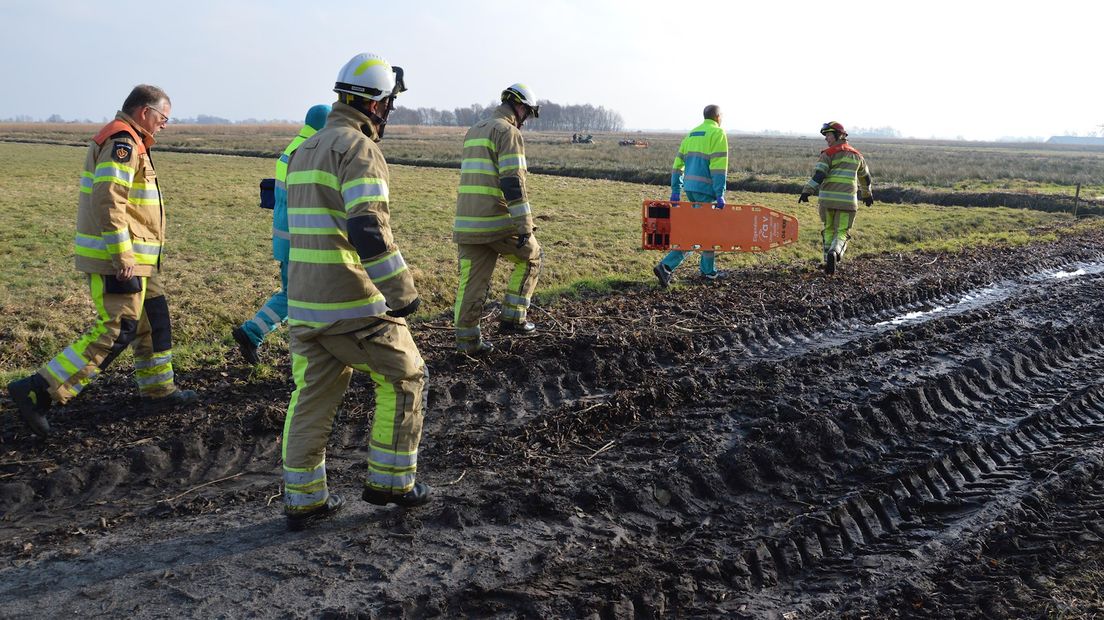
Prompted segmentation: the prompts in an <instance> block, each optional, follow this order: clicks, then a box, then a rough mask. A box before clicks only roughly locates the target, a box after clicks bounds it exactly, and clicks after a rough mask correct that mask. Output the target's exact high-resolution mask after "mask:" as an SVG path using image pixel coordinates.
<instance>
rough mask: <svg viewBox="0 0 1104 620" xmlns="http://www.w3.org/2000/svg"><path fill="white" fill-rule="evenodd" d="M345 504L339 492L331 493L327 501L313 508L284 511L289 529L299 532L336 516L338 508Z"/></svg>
mask: <svg viewBox="0 0 1104 620" xmlns="http://www.w3.org/2000/svg"><path fill="white" fill-rule="evenodd" d="M344 506H345V498H344V497H341V496H340V495H338V494H337V493H330V496H329V497H327V498H326V503H325V504H322V505H321V506H319V507H318V508H312V509H311V510H298V511H295V512H284V516H286V517H287V528H288V531H291V532H298V531H301V530H303V529H304V528H305V527H307V526H308V525H310V524H312V523H315V522H316V521H321V520H322V519H327V518H329V517H332V516H334V514H336V513H337V511H338V510H341V509H342V508H343V507H344Z"/></svg>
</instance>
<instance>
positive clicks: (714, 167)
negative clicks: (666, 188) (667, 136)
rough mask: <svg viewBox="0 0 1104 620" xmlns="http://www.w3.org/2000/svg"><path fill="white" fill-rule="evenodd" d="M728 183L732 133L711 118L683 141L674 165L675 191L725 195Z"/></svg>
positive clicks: (672, 168) (715, 197) (691, 131)
mask: <svg viewBox="0 0 1104 620" xmlns="http://www.w3.org/2000/svg"><path fill="white" fill-rule="evenodd" d="M684 171H685V174H684ZM727 182H728V136H727V135H725V132H724V130H723V129H721V126H720V125H718V124H717V121H715V120H713V119H711V118H707V119H705V121H704V122H702V124H701V125H698V126H697V127H695V128H694V129H692V130H690V133H688V134H686V137H685V138H683V139H682V143H681V144H679V150H678V153H676V154H675V161H674V163H673V164H672V165H671V193H672V194H681V193H682V190H683V189H684V188H685V189H686V191H687V192H694V193H696V194H705V195H707V196H712V197H713V199H714V200H716V199H717V197H718V196H723V195H724V192H725V188H726V187H727Z"/></svg>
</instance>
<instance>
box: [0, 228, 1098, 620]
mask: <svg viewBox="0 0 1104 620" xmlns="http://www.w3.org/2000/svg"><path fill="white" fill-rule="evenodd" d="M1101 248H1104V234H1102V233H1101V232H1099V231H1092V232H1082V233H1078V234H1076V235H1074V236H1070V237H1064V238H1062V239H1061V240H1059V241H1057V242H1040V243H1036V244H1032V245H1030V246H1028V247H1020V248H1011V249H1009V248H990V249H982V250H971V251H966V252H962V253H958V254H924V253H920V254H912V255H881V256H873V257H863V258H858V259H855V260H852V261H846V262H844V263H843V264H842V265H841V268H840V272H839V273H838V274H837V275H836V276H835V277H831V278H829V277H826V276H824V275H823V274H822V273H821V272H820V271H819V270H818V269H817V267H816V266H815V265H813V264H808V265H801V266H797V267H795V268H792V269H790V270H778V269H765V268H762V269H748V270H740V271H734V272H730V277H729V278H728V279H726V280H723V281H721V282H718V283H708V282H705V281H702V280H700V279H699V278H697V277H696V276H695V275H694V272H695V271H696V269H695V268H694V265H693V263H695V262H696V261H694V260H693V259H691V262H690V263H688V264H687V265H684V268H683V269H682V270H681V271H680V272H679V275H680V276H681V277H682V281H681V283H680V284H679V285H678V286H676V287H675V288H673V289H672V290H669V291H661V290H658V289H656V288H654V287H653V286H651V285H636V286H632V287H627V288H625V289H624V290H621V291H618V292H617V293H616V294H612V295H608V296H603V297H598V298H592V299H578V300H565V301H561V302H558V303H556V304H555V305H553V306H550V307H546V308H535V309H534V310H533V315H532V316H533V318H534V319H535V320H536V321H537V322H538V323H539V324H540V325H541V327H542V331H541V332H540V333H539V334H538V335H536V336H532V337H498V335H497V334H496V330H495V329H494V326H493V325H494V324H493V318H494V317H493V315H494V313H495V311H494V310H493V309H492V310H490V313H491V314H492V316H491V317H489V319H488V325H489V327H488V329H487V332H488V334H489V338H490V339H491V340H492V341H494V342H495V343H496V345H497V349H496V351H495V352H494V353H493V354H491V355H490V356H489V357H487V358H486V359H483V360H473V359H470V358H467V357H464V356H458V355H457V354H455V353H454V352H453V351H452V344H451V338H452V335H451V332H450V331H449V326H448V323H447V322H446V321H445V320H443V319H442V320H437V321H428V322H425V323H421V324H419V325H416V326H415V335H416V339H417V340H418V343H419V346H420V347H421V349H422V352H423V355H424V356H425V358H426V360H427V362H428V364H429V368H430V371H431V375H432V376H431V390H430V399H431V404H430V407H429V411H428V414H427V418H426V425H425V437H424V440H423V444H422V453H421V457H420V463H419V465H420V478H421V479H422V480H424V481H426V482H429V483H430V484H432V485H433V486H434V487H435V496H434V500H433V502H432V503H431V504H429V505H427V506H425V507H422V508H419V509H412V510H409V511H406V510H403V509H399V508H395V507H389V508H386V509H381V508H377V507H373V506H369V505H367V504H365V503H363V502H361V501H360V500H359V493H358V487H359V484H360V482H359V481H360V479H361V478H362V477H363V475H364V474H365V464H364V458H365V454H366V451H365V449H364V446H365V441H366V437H365V431H366V427H367V422H368V419H367V418H368V416H370V415H371V411H372V407H373V395H372V390H371V385H370V381H369V380H368V378H367V377H363V376H359V377H357V378H355V379H354V382H353V386H352V388H351V389H350V391H349V393H348V395H347V397H346V399H345V401H344V405H343V408H342V410H341V412H340V413H339V417H338V420H337V423H336V427H335V432H334V435H333V440H332V442H331V445H330V449H329V454H328V459H327V461H328V468H329V475H330V485H331V489H332V490H334V491H337V492H340V493H344V494H346V496H347V497H348V498H350V504H349V506H348V507H347V508H346V509H345V510H344V511H343V512H342V513H340V514H339V515H338V516H336V517H335V518H334V519H332V520H329V521H326V522H323V523H320V524H318V525H317V526H316V527H314V528H312V529H310V530H308V531H305V532H301V533H294V534H292V533H288V532H286V531H285V524H284V520H283V517H282V516H281V512H280V506H281V503H280V495H279V493H280V486H279V471H280V470H279V445H278V439H279V435H280V430H281V427H282V422H283V416H284V411H285V407H286V404H287V401H288V398H289V395H290V392H291V388H292V385H291V383H290V381H288V380H279V381H257V380H250V378H249V373H248V370H247V369H246V368H244V367H243V366H242V365H240V363H239V360H238V359H236V357H235V358H232V359H228V360H227V363H226V366H225V367H222V368H211V369H205V370H199V371H192V372H186V373H182V376H181V377H180V379H181V383H182V384H184V385H185V386H187V387H191V388H196V389H198V390H199V391H200V392H201V395H202V406H201V407H198V408H196V409H194V410H191V411H187V412H177V413H172V414H163V415H144V414H143V413H141V409H140V407H139V405H138V401H137V394H136V390H135V389H134V388H133V387H132V386H131V385H130V383H129V379H128V378H127V377H126V376H125V375H124V374H122V373H120V372H119V370H118V369H116V370H115V371H114V372H112V373H108V374H106V375H105V376H104V377H102V378H101V380H99V381H98V382H96V383H95V384H93V386H92V387H91V388H89V389H88V390H87V391H86V393H85V394H83V395H82V396H81V397H80V398H79V399H78V400H77V401H75V402H74V403H73V404H72V405H70V406H69V407H67V408H64V409H61V410H59V409H54V410H53V411H52V414H51V422H52V424H53V425H54V428H55V430H56V435H55V436H54V437H52V438H51V439H50V441H49V442H48V443H41V442H38V441H36V440H35V439H34V438H33V437H32V436H30V435H29V434H28V433H27V432H26V431H25V430H24V429H23V428H22V427H21V426H20V424H18V421H17V420H16V419H15V418H14V416H13V415H12V407H11V404H10V402H5V403H4V413H5V415H4V416H3V418H2V419H0V511H2V514H3V517H2V519H0V549H2V555H0V557H2V559H0V610H2V612H0V615H4V616H10V617H62V616H79V617H84V616H111V617H121V616H130V617H143V618H144V617H179V616H187V617H253V616H278V617H326V618H345V617H369V618H371V617H381V618H383V617H432V616H439V617H534V618H536V617H539V618H580V617H581V618H652V617H703V616H704V617H714V616H726V617H735V618H741V617H748V618H771V617H774V618H786V619H793V618H834V617H841V616H842V617H850V618H892V617H928V618H951V617H991V618H1002V617H1006V618H1021V617H1039V616H1047V615H1061V614H1068V615H1070V616H1074V617H1077V616H1082V615H1083V616H1091V615H1092V614H1104V609H1101V603H1100V600H1101V599H1100V598H1099V597H1098V598H1097V599H1095V601H1093V600H1092V599H1091V597H1089V598H1088V599H1086V596H1078V592H1079V591H1078V590H1076V588H1075V589H1074V590H1073V594H1072V595H1071V594H1070V590H1069V588H1065V589H1063V588H1064V584H1068V583H1073V584H1076V583H1079V581H1078V580H1082V581H1080V583H1083V582H1084V581H1083V580H1084V579H1085V578H1086V575H1089V576H1092V575H1101V574H1104V573H1101V572H1098V571H1101V570H1104V561H1102V560H1104V542H1102V541H1104V476H1101V471H1102V470H1104V443H1102V439H1104V379H1102V377H1104V326H1102V323H1104V253H1102V250H1101ZM721 262H722V265H723V259H722V261H721ZM235 355H236V354H235ZM265 355H267V356H269V360H270V361H273V362H275V363H277V364H280V365H281V366H283V367H286V366H287V364H288V360H287V354H286V352H282V351H275V350H269V351H267V352H266V353H265ZM1097 592H1098V593H1099V590H1098V591H1097Z"/></svg>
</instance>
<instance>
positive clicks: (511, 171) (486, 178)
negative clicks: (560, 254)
mask: <svg viewBox="0 0 1104 620" xmlns="http://www.w3.org/2000/svg"><path fill="white" fill-rule="evenodd" d="M500 99H501V102H502V103H501V105H499V106H498V107H497V108H496V109H495V110H494V112H493V113H492V114H491V116H490V117H489V118H486V119H484V120H481V121H479V122H478V123H476V124H475V125H473V126H472V127H471V129H469V130H468V133H467V135H466V136H464V154H463V160H462V163H461V165H460V188H459V190H458V194H457V199H456V220H455V223H454V225H453V232H452V239H453V241H455V242H456V244H457V256H458V260H459V263H460V265H459V266H460V283H459V285H458V287H457V290H456V307H455V308H454V312H453V322H454V324H455V328H456V348H457V350H458V351H460V352H462V353H466V354H469V355H479V354H482V353H486V352H487V351H490V350H491V349H493V347H492V346H491V344H490V343H489V342H487V341H485V340H483V337H482V332H481V331H480V327H479V319H480V317H481V316H482V314H483V303H484V302H485V301H486V298H487V293H488V290H489V288H490V282H491V275H492V274H493V272H494V268H495V264H496V263H497V262H498V257H500V256H502V257H504V258H505V259H506V260H507V261H509V262H510V263H512V264H513V271H512V272H511V274H510V279H509V281H508V282H507V284H506V292H505V297H504V298H503V301H502V314H501V316H500V321H499V331H502V332H507V333H517V334H528V333H532V332H533V331H534V330H536V325H534V324H533V323H532V322H530V321H529V320H528V319H527V311H528V309H529V302H530V300H531V299H532V296H533V291H534V290H535V289H536V288H537V276H538V274H539V273H540V266H541V257H542V252H541V247H540V244H539V243H537V239H536V237H534V236H533V232H534V231H535V230H536V229H535V228H534V227H533V215H532V213H531V211H530V208H529V193H528V191H527V189H526V181H525V171H526V163H525V142H524V141H523V140H522V138H521V127H522V125H524V124H525V121H526V120H527V119H528V118H529V117H533V118H538V117H539V116H540V106H539V105H537V99H536V96H534V95H533V91H532V90H530V89H529V87H528V86H526V85H524V84H513V85H511V86H508V87H507V88H506V89H505V90H503V91H502V95H501V98H500Z"/></svg>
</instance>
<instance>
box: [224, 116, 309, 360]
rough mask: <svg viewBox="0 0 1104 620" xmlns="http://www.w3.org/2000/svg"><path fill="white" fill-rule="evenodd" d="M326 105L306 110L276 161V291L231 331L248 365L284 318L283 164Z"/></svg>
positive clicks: (288, 243)
mask: <svg viewBox="0 0 1104 620" xmlns="http://www.w3.org/2000/svg"><path fill="white" fill-rule="evenodd" d="M330 109H331V108H330V106H328V105H316V106H313V107H311V109H309V110H307V118H306V120H305V121H304V124H303V127H302V128H301V129H300V130H299V135H298V136H296V137H295V139H294V140H292V141H291V143H290V144H288V145H287V148H285V149H284V152H283V153H282V154H281V155H280V159H278V160H276V178H275V179H274V180H275V186H274V187H273V198H274V201H273V205H272V257H273V258H275V259H276V260H277V261H279V263H280V290H279V291H277V292H275V293H273V295H272V297H269V298H268V301H266V302H265V303H264V305H263V306H261V309H260V310H258V311H257V314H256V315H254V316H253V318H252V319H251V320H249V321H246V322H245V323H242V324H241V325H239V326H238V327H235V328H234V329H233V330H232V331H231V335H232V336H233V337H234V341H235V342H237V343H238V348H239V349H240V350H241V354H242V357H243V358H245V361H246V362H248V363H249V364H252V365H256V364H258V363H259V362H260V358H259V357H258V355H257V349H258V348H259V347H260V346H261V343H262V342H264V339H265V337H266V336H268V335H269V334H270V333H272V332H274V331H276V328H277V327H279V326H280V325H281V324H283V323H285V322H286V321H287V314H288V310H287V268H288V252H289V251H290V249H291V234H290V233H289V232H288V216H287V165H288V161H289V160H290V159H291V155H292V153H294V152H295V150H296V149H298V148H299V145H301V144H303V142H304V141H306V140H307V138H310V137H311V136H313V135H314V134H315V133H317V132H318V130H319V129H322V128H323V127H325V126H326V116H327V115H328V114H329V113H330Z"/></svg>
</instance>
